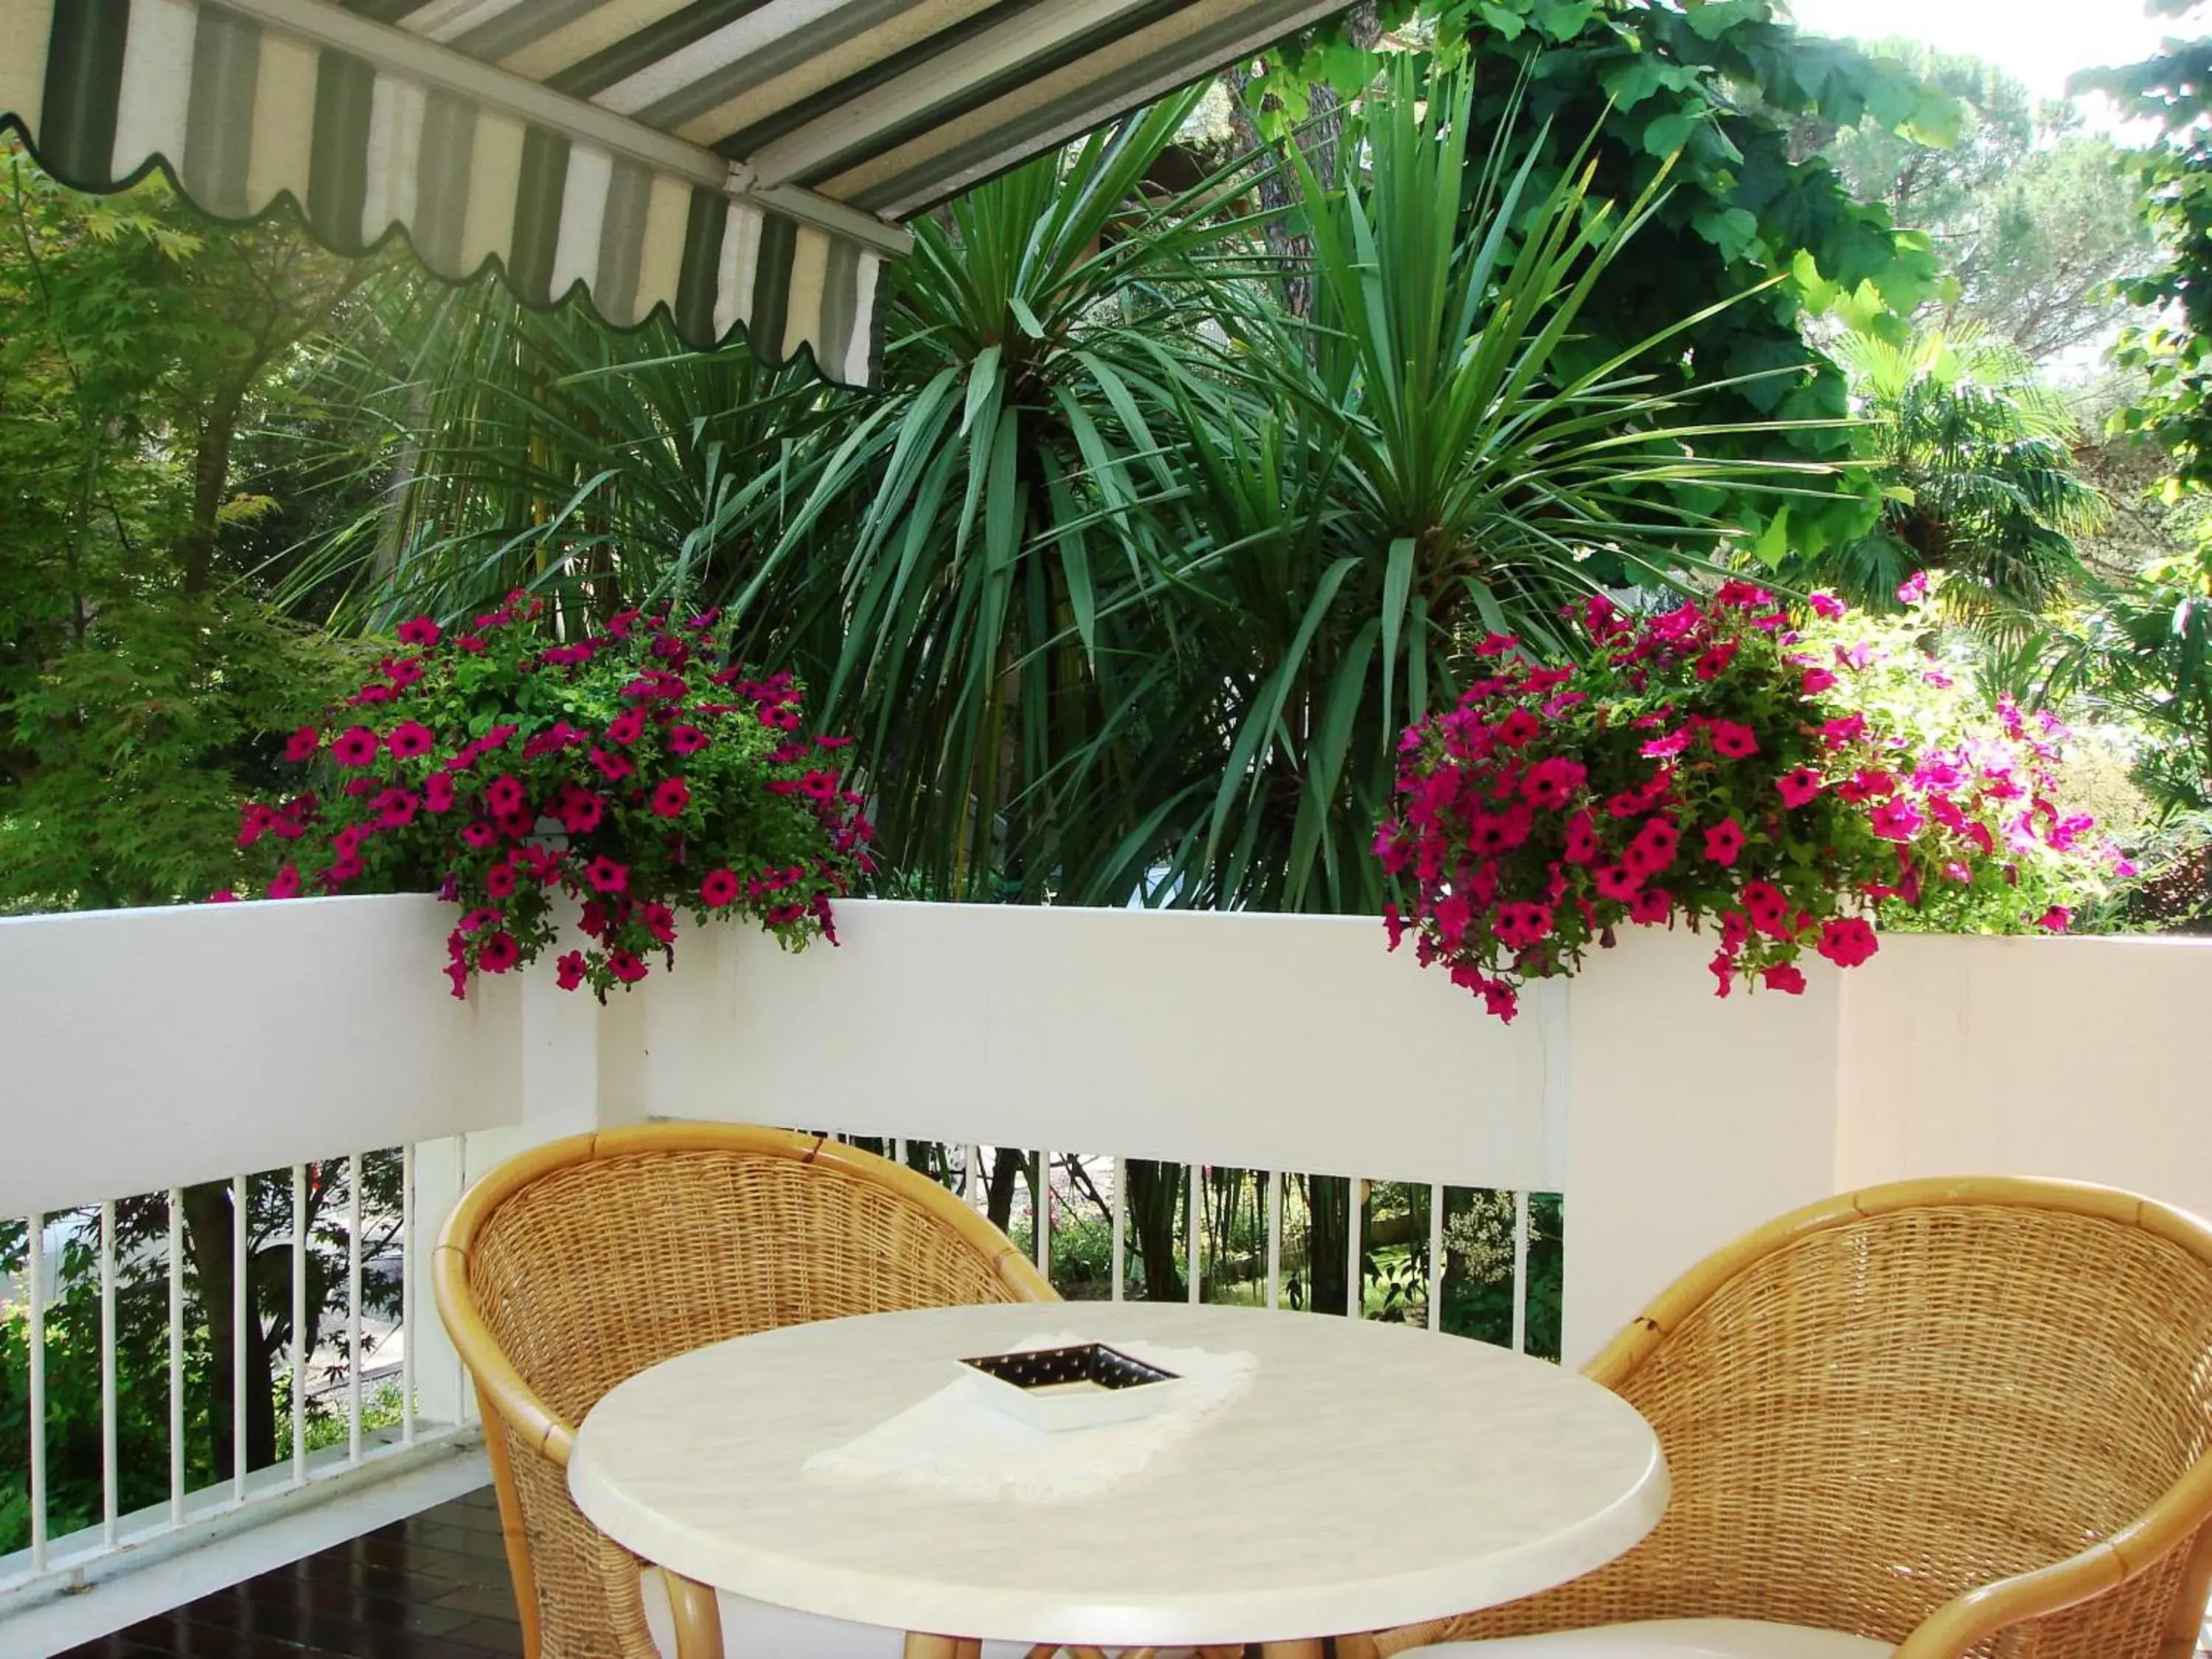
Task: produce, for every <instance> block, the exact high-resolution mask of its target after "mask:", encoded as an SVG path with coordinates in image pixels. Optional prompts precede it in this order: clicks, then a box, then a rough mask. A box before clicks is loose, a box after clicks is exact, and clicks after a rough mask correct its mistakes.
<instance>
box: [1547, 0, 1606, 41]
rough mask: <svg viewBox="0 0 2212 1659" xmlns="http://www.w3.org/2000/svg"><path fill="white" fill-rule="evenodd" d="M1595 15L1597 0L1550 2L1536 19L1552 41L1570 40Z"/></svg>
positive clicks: (1580, 31)
mask: <svg viewBox="0 0 2212 1659" xmlns="http://www.w3.org/2000/svg"><path fill="white" fill-rule="evenodd" d="M1596 13H1597V0H1552V3H1551V4H1550V5H1547V6H1546V7H1545V8H1544V9H1543V11H1542V12H1541V14H1540V15H1539V16H1538V17H1537V19H1536V22H1537V26H1538V27H1541V29H1542V30H1543V31H1544V33H1547V34H1548V35H1550V36H1551V37H1552V39H1553V40H1573V39H1574V38H1575V37H1576V36H1577V34H1580V33H1582V32H1583V25H1585V24H1587V23H1588V22H1589V20H1590V19H1591V18H1592V17H1593V16H1595V15H1596Z"/></svg>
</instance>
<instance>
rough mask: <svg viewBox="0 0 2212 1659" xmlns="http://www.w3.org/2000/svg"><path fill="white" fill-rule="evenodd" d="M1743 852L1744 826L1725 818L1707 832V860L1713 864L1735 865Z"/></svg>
mask: <svg viewBox="0 0 2212 1659" xmlns="http://www.w3.org/2000/svg"><path fill="white" fill-rule="evenodd" d="M1742 851H1743V826H1742V825H1741V824H1740V823H1737V822H1736V821H1735V819H1734V818H1723V819H1722V820H1721V822H1720V823H1717V824H1715V825H1714V826H1713V827H1712V828H1711V829H1708V830H1706V831H1705V858H1706V860H1707V861H1708V862H1709V863H1712V864H1734V863H1735V861H1736V858H1737V856H1738V854H1741V852H1742Z"/></svg>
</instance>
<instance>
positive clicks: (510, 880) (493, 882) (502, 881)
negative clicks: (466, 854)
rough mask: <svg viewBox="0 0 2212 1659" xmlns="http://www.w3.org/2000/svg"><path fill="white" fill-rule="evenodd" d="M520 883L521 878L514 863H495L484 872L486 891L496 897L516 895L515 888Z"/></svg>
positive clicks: (484, 887)
mask: <svg viewBox="0 0 2212 1659" xmlns="http://www.w3.org/2000/svg"><path fill="white" fill-rule="evenodd" d="M518 884H519V880H518V878H517V876H516V874H515V869H514V866H513V865H512V864H505V863H501V864H495V865H493V866H492V867H491V868H490V869H489V870H487V871H485V872H484V878H483V889H484V891H485V892H487V893H489V894H490V895H491V896H492V897H494V898H512V897H513V896H514V890H515V888H516V886H517V885H518Z"/></svg>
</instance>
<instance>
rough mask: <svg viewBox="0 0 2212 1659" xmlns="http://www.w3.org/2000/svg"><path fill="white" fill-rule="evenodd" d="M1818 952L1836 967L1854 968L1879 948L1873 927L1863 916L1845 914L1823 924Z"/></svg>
mask: <svg viewBox="0 0 2212 1659" xmlns="http://www.w3.org/2000/svg"><path fill="white" fill-rule="evenodd" d="M1819 948H1820V954H1821V955H1822V956H1824V957H1826V958H1827V959H1828V960H1829V961H1830V962H1832V963H1835V964H1836V966H1837V967H1838V968H1856V967H1857V966H1858V965H1859V964H1860V963H1863V962H1864V961H1866V960H1867V958H1868V957H1871V956H1873V955H1874V953H1875V951H1878V950H1880V949H1881V945H1880V943H1879V942H1878V941H1877V940H1876V939H1875V933H1874V928H1873V927H1872V925H1871V924H1869V922H1867V921H1865V920H1864V919H1863V918H1862V917H1858V916H1845V917H1842V918H1839V919H1838V920H1837V921H1830V922H1827V923H1825V924H1823V926H1822V927H1821V928H1820V947H1819Z"/></svg>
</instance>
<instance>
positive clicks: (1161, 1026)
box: [632, 902, 1565, 1189]
mask: <svg viewBox="0 0 2212 1659" xmlns="http://www.w3.org/2000/svg"><path fill="white" fill-rule="evenodd" d="M837 926H838V932H839V934H840V935H841V937H842V939H843V941H844V943H843V945H842V947H841V948H838V949H835V950H832V949H830V948H829V947H828V946H826V945H814V946H811V947H810V948H808V949H807V950H806V951H804V952H802V953H800V954H799V955H797V956H792V955H789V954H787V953H786V952H784V951H781V950H780V949H779V948H778V947H777V946H776V945H775V941H774V940H772V939H768V938H766V937H765V936H763V934H761V933H758V932H757V931H754V930H750V929H744V928H738V927H721V928H717V929H713V930H710V931H709V933H708V935H707V936H706V937H705V938H701V937H699V936H698V935H696V934H695V935H692V936H690V937H687V938H686V939H684V943H683V944H682V945H680V946H679V948H678V967H677V971H676V973H675V974H674V975H671V976H670V977H669V978H668V979H666V980H665V981H660V982H659V983H655V984H653V985H651V986H649V987H648V991H647V997H646V1000H645V1004H644V1007H645V1024H646V1031H645V1043H644V1048H645V1054H644V1071H643V1076H642V1078H641V1079H640V1080H639V1083H638V1087H639V1088H640V1089H641V1097H640V1098H639V1099H638V1100H635V1101H633V1102H632V1104H633V1105H635V1104H642V1106H643V1107H644V1108H645V1109H647V1110H649V1111H651V1112H653V1113H656V1114H660V1115H671V1116H699V1117H721V1118H748V1119H757V1120H761V1121H769V1122H784V1123H801V1124H808V1125H818V1126H820V1127H825V1128H835V1129H838V1130H842V1131H845V1132H848V1133H860V1134H884V1135H890V1134H905V1135H909V1136H913V1137H916V1138H927V1139H941V1140H950V1141H956V1142H957V1141H967V1142H973V1143H975V1144H979V1145H983V1146H1027V1147H1032V1148H1042V1149H1045V1150H1048V1151H1054V1152H1113V1153H1121V1154H1123V1155H1126V1156H1132V1157H1138V1158H1165V1159H1171V1160H1176V1161H1183V1162H1188V1161H1193V1160H1195V1161H1197V1162H1200V1163H1206V1164H1229V1165H1238V1166H1246V1167H1254V1168H1262V1169H1278V1170H1297V1171H1302V1172H1318V1173H1327V1174H1336V1175H1358V1176H1367V1177H1369V1178H1372V1179H1389V1180H1398V1181H1421V1182H1449V1183H1455V1184H1462V1185H1484V1186H1498V1187H1534V1188H1544V1189H1550V1188H1556V1187H1557V1185H1558V1184H1559V1174H1560V1171H1561V1170H1562V1169H1563V1167H1564V1159H1563V1152H1564V1147H1563V1146H1562V1144H1561V1143H1560V1141H1559V1133H1558V1131H1559V1122H1560V1121H1563V1119H1562V1117H1561V1114H1562V1113H1563V1110H1564V1106H1565V1097H1564V1095H1563V1094H1562V1092H1561V1091H1562V1089H1563V1085H1564V1083H1565V1079H1564V1078H1563V1076H1561V1075H1560V1073H1559V1058H1558V1055H1559V1044H1558V1036H1559V1022H1560V1020H1561V1018H1562V1014H1563V1010H1564V1007H1565V998H1564V997H1563V996H1562V995H1560V994H1559V992H1560V991H1561V990H1563V989H1564V987H1546V988H1545V990H1544V992H1543V993H1541V994H1537V995H1534V996H1531V997H1530V998H1529V999H1528V1006H1527V1010H1526V1012H1524V1013H1523V1014H1522V1017H1521V1018H1520V1019H1519V1020H1518V1021H1517V1022H1516V1024H1513V1025H1512V1026H1510V1027H1507V1026H1504V1025H1501V1024H1499V1023H1498V1021H1496V1020H1494V1019H1492V1018H1489V1017H1488V1016H1487V1015H1486V1014H1485V1013H1484V1012H1482V1009H1481V1006H1480V1004H1479V1003H1477V1002H1476V1001H1475V1000H1474V999H1472V998H1470V997H1469V996H1468V995H1467V994H1466V993H1465V992H1463V991H1461V990H1459V989H1457V988H1455V987H1453V986H1452V985H1450V984H1449V983H1448V982H1447V981H1445V979H1444V977H1443V975H1441V974H1434V973H1424V972H1422V971H1421V970H1420V969H1419V968H1418V967H1417V966H1416V965H1415V963H1414V962H1413V952H1412V950H1411V947H1410V946H1409V947H1407V949H1406V950H1404V951H1400V952H1399V953H1398V954H1397V955H1395V956H1392V955H1389V954H1387V953H1386V951H1385V950H1384V943H1385V941H1384V939H1383V928H1382V925H1381V923H1379V922H1378V921H1375V920H1373V919H1372V918H1364V919H1362V918H1355V917H1299V916H1271V915H1198V914H1188V913H1180V914H1178V913H1158V912H1146V911H1139V910H1076V909H1039V908H1025V907H1023V908H1018V907H1012V906H993V905H919V904H900V903H858V902H855V903H849V904H845V905H841V906H840V907H839V908H838V921H837Z"/></svg>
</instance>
